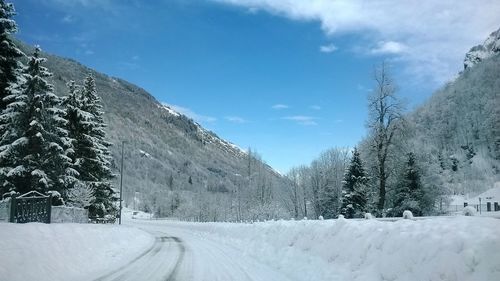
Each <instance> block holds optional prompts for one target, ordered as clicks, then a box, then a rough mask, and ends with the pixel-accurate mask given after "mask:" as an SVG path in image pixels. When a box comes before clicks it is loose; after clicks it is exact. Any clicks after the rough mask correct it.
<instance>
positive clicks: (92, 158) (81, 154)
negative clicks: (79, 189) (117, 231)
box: [64, 75, 117, 217]
mask: <svg viewBox="0 0 500 281" xmlns="http://www.w3.org/2000/svg"><path fill="white" fill-rule="evenodd" d="M68 87H69V95H68V96H67V97H66V98H65V101H64V105H65V117H66V119H67V121H68V123H67V129H68V132H69V138H70V139H72V141H73V151H72V153H71V154H70V157H71V159H72V163H73V167H74V168H75V169H76V170H77V171H78V173H79V176H78V180H79V181H81V183H82V184H83V185H85V186H87V187H88V188H90V190H92V193H93V194H92V195H93V198H92V200H91V202H90V206H89V215H90V216H99V217H103V216H104V215H107V214H113V215H114V213H115V212H116V206H115V204H114V202H115V201H116V199H117V198H116V194H115V191H114V189H113V187H112V185H111V182H110V180H111V179H112V178H113V174H112V172H111V169H110V166H111V156H110V152H109V146H110V145H111V144H110V143H108V142H107V141H106V140H105V137H106V134H105V132H104V127H105V124H104V120H103V118H102V116H103V112H102V105H101V100H100V98H99V96H97V90H96V86H95V81H94V78H92V76H90V75H89V76H87V77H86V78H85V81H84V85H83V88H82V89H81V90H80V89H78V88H77V87H76V85H75V83H74V82H70V83H69V84H68ZM75 200H77V198H73V199H72V201H75Z"/></svg>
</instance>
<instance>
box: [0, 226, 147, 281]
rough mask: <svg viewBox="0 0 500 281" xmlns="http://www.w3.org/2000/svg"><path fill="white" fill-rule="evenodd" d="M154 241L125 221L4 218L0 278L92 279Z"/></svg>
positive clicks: (0, 230)
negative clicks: (23, 221) (59, 221)
mask: <svg viewBox="0 0 500 281" xmlns="http://www.w3.org/2000/svg"><path fill="white" fill-rule="evenodd" d="M153 242H154V239H153V238H152V237H151V236H150V235H149V234H147V233H145V232H143V231H141V230H138V229H135V228H131V227H126V226H117V225H95V224H41V223H28V224H11V223H0V280H9V281H17V280H19V281H21V280H37V281H45V280H47V281H48V280H51V281H53V280H75V281H78V280H93V279H95V278H98V277H99V276H102V275H103V274H105V273H106V272H108V271H110V270H112V269H114V268H117V267H119V266H120V265H121V264H123V263H126V262H128V261H130V260H132V259H134V258H135V257H136V256H138V255H140V254H141V253H142V252H143V251H145V250H146V249H148V248H149V247H150V246H151V245H152V243H153Z"/></svg>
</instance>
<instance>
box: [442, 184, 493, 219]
mask: <svg viewBox="0 0 500 281" xmlns="http://www.w3.org/2000/svg"><path fill="white" fill-rule="evenodd" d="M450 199H451V202H450V203H449V205H448V212H450V213H454V212H461V211H462V210H463V208H464V207H466V206H472V207H475V208H476V210H477V211H478V212H479V211H481V212H498V211H500V182H496V183H495V185H494V187H493V188H491V189H488V190H486V191H485V192H483V193H481V194H479V195H477V196H473V197H470V196H469V195H452V196H450Z"/></svg>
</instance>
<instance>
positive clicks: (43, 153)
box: [0, 47, 74, 193]
mask: <svg viewBox="0 0 500 281" xmlns="http://www.w3.org/2000/svg"><path fill="white" fill-rule="evenodd" d="M40 51H41V50H40V48H39V47H36V48H35V53H34V54H33V56H32V57H31V58H30V60H29V63H28V66H27V67H26V68H25V69H24V71H23V83H22V84H20V85H18V86H17V87H15V88H13V89H15V90H14V91H13V94H11V95H9V96H8V97H6V100H8V101H9V103H8V104H7V107H6V109H5V110H4V111H3V113H2V114H1V115H0V120H1V123H2V124H5V125H6V127H5V129H6V131H5V132H4V134H3V136H2V140H1V141H0V142H1V146H0V163H1V166H2V169H1V173H0V179H1V180H2V186H3V187H4V190H5V189H9V190H13V191H17V192H20V193H24V192H27V191H31V190H37V191H39V192H43V193H46V192H47V191H49V190H52V189H53V190H56V191H58V192H62V191H63V190H64V189H65V188H66V187H67V183H68V181H69V180H68V179H69V178H72V177H73V175H74V171H73V170H71V169H70V168H69V162H70V159H69V158H68V157H67V156H66V153H65V149H64V148H65V147H66V146H69V145H70V144H69V143H67V139H66V130H65V129H64V119H63V118H61V114H62V111H61V110H60V109H59V108H58V106H59V98H58V97H57V96H56V95H55V94H54V93H53V92H52V91H53V86H52V85H51V84H49V83H48V82H47V81H46V80H45V79H46V78H48V77H50V76H51V73H50V72H49V71H48V69H47V68H45V67H43V66H42V63H43V62H45V59H44V58H40Z"/></svg>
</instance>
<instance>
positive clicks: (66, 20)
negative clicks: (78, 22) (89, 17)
mask: <svg viewBox="0 0 500 281" xmlns="http://www.w3.org/2000/svg"><path fill="white" fill-rule="evenodd" d="M61 21H62V22H63V23H72V22H74V21H75V18H74V17H73V16H72V15H65V16H64V17H63V18H62V19H61Z"/></svg>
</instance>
